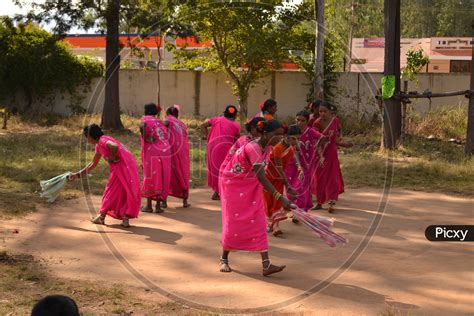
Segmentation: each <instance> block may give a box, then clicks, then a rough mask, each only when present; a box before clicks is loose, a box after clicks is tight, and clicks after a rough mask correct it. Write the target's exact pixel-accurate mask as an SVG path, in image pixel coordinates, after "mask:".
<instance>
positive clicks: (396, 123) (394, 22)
mask: <svg viewBox="0 0 474 316" xmlns="http://www.w3.org/2000/svg"><path fill="white" fill-rule="evenodd" d="M384 15H385V26H384V29H385V59H384V76H388V75H393V76H395V93H394V97H393V98H391V99H388V100H384V109H383V110H384V111H383V121H384V124H383V132H384V143H383V146H384V148H388V149H393V148H395V146H396V144H397V140H398V139H399V138H400V133H401V105H400V99H399V98H398V95H399V92H400V0H385V3H384Z"/></svg>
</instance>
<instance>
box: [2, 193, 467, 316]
mask: <svg viewBox="0 0 474 316" xmlns="http://www.w3.org/2000/svg"><path fill="white" fill-rule="evenodd" d="M210 195H211V192H210V191H209V190H207V189H195V190H193V191H192V192H191V198H190V202H191V203H192V207H191V208H189V209H183V208H180V202H179V201H178V200H175V199H170V202H169V206H170V207H169V209H168V210H167V211H166V212H165V213H163V214H147V213H145V214H141V215H140V217H139V218H138V219H136V220H133V221H132V222H131V224H132V225H133V227H131V228H129V229H123V228H121V227H120V226H119V225H118V224H119V221H116V220H114V219H111V218H107V220H106V224H107V226H105V227H103V226H96V225H93V224H91V223H90V222H89V218H90V217H91V216H92V214H94V213H95V210H97V208H98V207H99V205H100V197H99V196H92V197H91V198H88V199H86V198H81V199H77V200H70V201H64V200H62V201H58V202H57V203H55V204H53V205H51V206H50V207H47V208H46V207H43V208H41V209H40V210H39V211H38V212H36V213H34V214H31V215H29V216H28V217H26V218H23V219H21V220H20V219H17V220H11V221H5V222H3V223H1V224H0V229H2V231H11V230H14V229H18V233H17V234H11V235H9V236H10V237H8V238H3V242H2V244H1V245H2V248H6V249H8V250H9V251H14V252H17V253H27V254H31V255H33V256H34V257H35V258H39V259H40V260H42V261H43V262H44V264H45V265H46V266H47V268H48V270H49V271H50V273H52V274H53V275H55V276H57V277H60V278H65V279H80V280H91V281H99V282H101V283H117V282H119V283H122V284H126V285H127V287H129V288H130V289H132V290H133V291H136V292H137V293H141V294H145V295H153V296H154V297H155V298H156V297H159V296H161V297H163V301H167V300H170V299H171V300H178V301H179V302H181V303H183V304H186V305H187V306H191V308H196V309H204V310H207V311H214V312H221V313H239V312H241V313H254V312H255V313H256V312H270V313H276V312H278V313H289V314H298V315H302V314H304V315H306V314H308V315H310V314H317V315H381V314H382V315H462V314H466V315H468V314H470V315H472V314H474V282H473V281H474V280H473V279H474V252H473V250H474V248H473V246H474V244H473V243H451V242H444V243H433V242H429V241H427V240H426V239H425V236H424V231H425V228H426V227H427V226H429V225H433V224H471V225H472V224H473V222H474V217H473V215H474V207H473V205H474V203H473V202H474V201H473V200H472V199H467V198H461V197H452V196H448V195H443V194H438V193H424V192H413V191H404V190H393V191H392V192H390V194H389V195H388V203H387V205H386V208H385V209H384V206H385V204H384V203H385V197H384V196H383V195H382V191H381V190H375V189H356V190H348V192H347V193H345V194H344V195H343V196H342V198H341V200H340V202H339V203H338V208H337V211H336V212H335V213H334V214H332V215H331V217H334V218H335V220H336V221H335V225H334V226H335V228H334V229H335V231H336V232H338V233H340V234H342V235H344V236H345V237H347V238H348V239H349V244H348V245H346V246H344V247H338V248H335V249H332V248H330V247H328V246H327V245H326V244H324V243H323V242H322V241H321V240H319V239H318V238H317V237H316V236H315V235H312V234H311V233H310V232H309V231H308V230H307V229H306V228H305V227H304V226H302V225H295V224H293V223H291V222H289V221H286V222H284V223H283V224H282V225H281V226H282V229H283V231H284V232H285V234H284V236H283V237H282V238H275V237H273V236H269V241H270V256H271V259H272V261H273V262H274V263H275V264H285V265H287V268H286V269H285V271H284V272H282V273H281V274H278V275H274V276H271V277H268V278H265V277H262V276H261V263H260V258H259V255H257V254H253V253H241V252H239V253H232V254H231V257H230V259H231V266H232V268H233V269H234V272H232V273H229V274H224V273H219V272H218V258H219V256H220V247H219V239H220V230H221V216H220V205H219V203H218V202H215V201H211V200H210ZM386 197H387V196H386ZM379 209H380V210H379ZM382 209H384V210H383V211H384V212H382ZM312 213H313V214H318V215H323V216H326V215H328V214H327V212H326V211H325V210H320V211H313V212H312ZM377 225H378V227H377ZM373 232H374V234H373V236H372V237H371V234H372V233H373ZM0 250H1V248H0ZM206 306H207V307H206Z"/></svg>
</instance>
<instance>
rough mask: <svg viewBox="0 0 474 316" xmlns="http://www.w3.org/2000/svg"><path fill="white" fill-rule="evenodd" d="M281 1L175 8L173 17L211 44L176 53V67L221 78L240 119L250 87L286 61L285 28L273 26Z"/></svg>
mask: <svg viewBox="0 0 474 316" xmlns="http://www.w3.org/2000/svg"><path fill="white" fill-rule="evenodd" d="M281 3H282V1H260V2H256V3H250V2H214V1H196V5H197V6H196V7H191V6H189V5H183V6H181V8H180V10H179V12H180V15H179V17H178V18H179V19H181V20H183V21H187V22H188V23H190V24H192V25H193V29H194V32H195V34H196V36H197V38H198V39H200V40H202V41H205V40H210V41H212V46H211V47H209V48H207V49H200V50H194V51H191V50H186V49H182V50H176V51H175V58H176V67H177V68H188V69H195V68H196V67H202V69H203V70H204V71H222V72H224V73H225V74H227V76H228V78H229V81H230V82H231V84H232V88H233V91H234V94H235V95H236V96H237V99H238V103H239V106H240V110H241V115H242V116H247V113H248V94H249V90H250V88H251V87H252V86H253V85H255V84H256V83H257V82H258V80H259V79H261V78H263V77H264V76H266V75H268V74H269V72H271V71H272V70H276V69H279V68H280V67H281V63H282V62H283V61H285V60H287V59H288V50H287V48H286V45H287V44H286V41H285V37H284V36H285V34H286V33H285V32H286V28H287V26H286V25H284V24H283V23H276V21H278V20H279V12H278V6H279V5H281ZM280 8H281V7H280ZM283 11H284V10H283Z"/></svg>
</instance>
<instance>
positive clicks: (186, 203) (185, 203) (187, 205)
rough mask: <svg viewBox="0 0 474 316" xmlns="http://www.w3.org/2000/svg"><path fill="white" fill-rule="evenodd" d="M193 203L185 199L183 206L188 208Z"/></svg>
mask: <svg viewBox="0 0 474 316" xmlns="http://www.w3.org/2000/svg"><path fill="white" fill-rule="evenodd" d="M190 206H191V204H189V203H188V200H183V207H184V208H187V207H190Z"/></svg>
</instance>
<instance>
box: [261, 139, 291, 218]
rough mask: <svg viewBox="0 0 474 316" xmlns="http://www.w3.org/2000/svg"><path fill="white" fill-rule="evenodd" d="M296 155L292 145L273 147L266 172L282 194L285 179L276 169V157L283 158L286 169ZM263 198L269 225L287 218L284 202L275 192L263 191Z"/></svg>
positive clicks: (283, 165) (283, 166) (283, 167)
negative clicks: (277, 197)
mask: <svg viewBox="0 0 474 316" xmlns="http://www.w3.org/2000/svg"><path fill="white" fill-rule="evenodd" d="M294 155H295V151H294V149H293V147H291V146H289V147H286V146H285V145H283V144H278V145H276V146H275V147H273V149H272V153H271V156H270V162H269V163H268V166H267V169H266V172H265V173H266V176H267V179H268V180H269V181H270V183H271V184H272V185H273V186H274V187H275V189H276V190H277V191H278V192H279V193H280V194H283V193H284V190H285V186H284V184H283V179H281V176H280V175H279V173H278V171H277V169H276V165H275V158H280V159H281V162H282V169H283V170H285V169H286V167H287V166H288V163H289V162H290V161H292V160H293V158H294ZM263 198H264V202H265V213H266V215H267V224H268V225H270V226H272V225H274V224H275V223H277V222H279V221H282V220H285V219H287V216H286V212H284V211H282V207H283V203H282V202H281V201H280V200H277V199H275V197H274V196H273V194H271V193H270V192H266V191H263Z"/></svg>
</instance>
